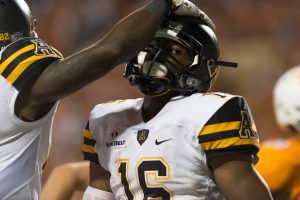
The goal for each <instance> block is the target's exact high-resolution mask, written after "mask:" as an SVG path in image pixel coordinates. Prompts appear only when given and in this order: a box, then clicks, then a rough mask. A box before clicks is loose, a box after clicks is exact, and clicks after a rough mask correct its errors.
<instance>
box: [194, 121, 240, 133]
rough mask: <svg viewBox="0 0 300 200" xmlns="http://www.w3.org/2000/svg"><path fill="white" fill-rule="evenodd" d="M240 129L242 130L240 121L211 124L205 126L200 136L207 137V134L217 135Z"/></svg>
mask: <svg viewBox="0 0 300 200" xmlns="http://www.w3.org/2000/svg"><path fill="white" fill-rule="evenodd" d="M240 128H241V122H240V121H233V122H223V123H218V124H209V125H205V126H204V127H203V128H202V129H201V131H200V133H199V135H207V134H212V133H217V132H223V131H230V130H236V129H240Z"/></svg>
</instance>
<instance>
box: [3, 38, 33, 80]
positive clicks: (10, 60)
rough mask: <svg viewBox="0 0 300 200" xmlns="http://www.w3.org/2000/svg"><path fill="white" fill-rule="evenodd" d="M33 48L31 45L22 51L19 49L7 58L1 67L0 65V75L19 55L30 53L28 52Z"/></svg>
mask: <svg viewBox="0 0 300 200" xmlns="http://www.w3.org/2000/svg"><path fill="white" fill-rule="evenodd" d="M34 48H35V47H34V44H31V45H28V46H26V47H24V48H22V49H20V50H19V51H17V52H15V53H14V54H12V55H11V56H10V57H8V58H7V59H6V60H5V61H4V62H3V63H2V64H1V65H0V74H1V73H2V72H3V71H4V70H5V69H6V67H7V66H8V65H9V64H10V63H11V62H12V61H13V60H14V59H16V58H17V57H18V56H19V55H21V54H23V53H25V52H27V51H30V50H33V49H34Z"/></svg>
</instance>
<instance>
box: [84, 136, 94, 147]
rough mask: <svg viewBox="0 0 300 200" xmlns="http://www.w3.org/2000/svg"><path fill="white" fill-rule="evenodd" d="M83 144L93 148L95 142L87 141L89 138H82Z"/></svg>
mask: <svg viewBox="0 0 300 200" xmlns="http://www.w3.org/2000/svg"><path fill="white" fill-rule="evenodd" d="M83 144H86V145H89V146H93V147H94V146H95V144H96V140H92V139H89V138H86V137H84V138H83Z"/></svg>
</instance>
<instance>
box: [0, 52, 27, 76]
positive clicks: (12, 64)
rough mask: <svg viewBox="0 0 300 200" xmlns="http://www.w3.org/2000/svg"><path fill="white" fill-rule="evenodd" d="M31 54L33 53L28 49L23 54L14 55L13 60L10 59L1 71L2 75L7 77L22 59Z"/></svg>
mask: <svg viewBox="0 0 300 200" xmlns="http://www.w3.org/2000/svg"><path fill="white" fill-rule="evenodd" d="M32 54H33V50H30V51H27V52H24V53H23V54H21V55H19V56H18V57H16V58H15V59H14V60H13V61H11V62H10V63H9V64H8V65H7V67H6V68H5V70H4V71H3V72H2V76H3V77H4V78H7V77H8V76H9V75H10V74H11V73H12V72H13V71H14V69H15V68H16V67H17V66H18V65H19V64H20V63H21V62H22V61H24V60H26V59H27V58H29V57H31V56H32Z"/></svg>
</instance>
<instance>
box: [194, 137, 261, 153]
mask: <svg viewBox="0 0 300 200" xmlns="http://www.w3.org/2000/svg"><path fill="white" fill-rule="evenodd" d="M199 145H200V146H201V147H202V149H203V150H205V151H208V150H214V149H223V148H231V147H233V146H243V145H254V146H258V145H259V140H258V139H257V138H245V139H242V138H240V137H231V138H225V139H221V140H214V141H211V142H202V143H200V144H199Z"/></svg>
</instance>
